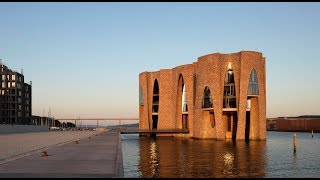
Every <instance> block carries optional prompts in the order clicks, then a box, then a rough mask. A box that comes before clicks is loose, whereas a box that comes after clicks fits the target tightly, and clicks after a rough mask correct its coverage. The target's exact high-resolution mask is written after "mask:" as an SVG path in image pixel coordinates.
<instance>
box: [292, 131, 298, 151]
mask: <svg viewBox="0 0 320 180" xmlns="http://www.w3.org/2000/svg"><path fill="white" fill-rule="evenodd" d="M296 152H297V135H296V133H294V135H293V153H294V154H296Z"/></svg>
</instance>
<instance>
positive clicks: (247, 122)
mask: <svg viewBox="0 0 320 180" xmlns="http://www.w3.org/2000/svg"><path fill="white" fill-rule="evenodd" d="M249 135H250V111H247V112H246V129H245V140H246V141H249Z"/></svg>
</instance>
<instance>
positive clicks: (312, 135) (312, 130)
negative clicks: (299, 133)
mask: <svg viewBox="0 0 320 180" xmlns="http://www.w3.org/2000/svg"><path fill="white" fill-rule="evenodd" d="M311 132H312V138H313V130H312V131H311Z"/></svg>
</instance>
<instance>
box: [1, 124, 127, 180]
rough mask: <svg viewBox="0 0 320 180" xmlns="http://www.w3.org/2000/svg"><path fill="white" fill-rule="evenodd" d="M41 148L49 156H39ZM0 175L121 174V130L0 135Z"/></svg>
mask: <svg viewBox="0 0 320 180" xmlns="http://www.w3.org/2000/svg"><path fill="white" fill-rule="evenodd" d="M76 141H77V142H76ZM44 150H46V151H47V153H48V156H42V151H44ZM2 177H3V178H6V177H23V178H28V177H30V178H33V177H35V178H37V177H44V178H50V177H61V178H63V177H66V178H68V177H89V178H90V177H123V168H122V153H121V140H120V133H119V132H118V131H116V130H114V131H107V132H97V131H55V132H37V133H19V134H6V135H0V178H2Z"/></svg>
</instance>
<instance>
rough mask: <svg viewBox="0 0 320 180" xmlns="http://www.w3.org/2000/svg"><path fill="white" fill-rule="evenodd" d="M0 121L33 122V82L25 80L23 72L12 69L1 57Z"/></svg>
mask: <svg viewBox="0 0 320 180" xmlns="http://www.w3.org/2000/svg"><path fill="white" fill-rule="evenodd" d="M0 66H1V71H0V75H1V76H0V123H2V124H32V123H31V114H32V104H31V97H32V96H31V82H30V84H27V83H25V82H24V76H23V72H22V70H21V73H18V72H16V71H13V70H11V69H10V68H8V67H7V66H6V65H4V64H3V63H2V60H1V59H0Z"/></svg>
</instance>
